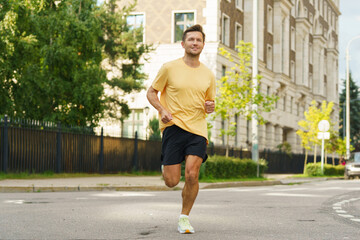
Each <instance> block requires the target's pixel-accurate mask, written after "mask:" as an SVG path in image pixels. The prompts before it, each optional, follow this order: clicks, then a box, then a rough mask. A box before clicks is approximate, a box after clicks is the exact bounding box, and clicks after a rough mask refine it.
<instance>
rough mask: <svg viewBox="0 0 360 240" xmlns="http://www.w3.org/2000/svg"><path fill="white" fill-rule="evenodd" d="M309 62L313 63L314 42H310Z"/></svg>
mask: <svg viewBox="0 0 360 240" xmlns="http://www.w3.org/2000/svg"><path fill="white" fill-rule="evenodd" d="M309 63H310V64H312V63H313V45H312V43H310V44H309Z"/></svg>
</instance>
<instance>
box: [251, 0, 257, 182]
mask: <svg viewBox="0 0 360 240" xmlns="http://www.w3.org/2000/svg"><path fill="white" fill-rule="evenodd" d="M258 3H259V0H253V34H252V38H253V42H252V44H253V54H252V80H253V96H255V95H256V93H257V86H258V79H257V74H258ZM252 109H253V110H254V111H255V112H256V111H257V105H256V104H252ZM251 129H252V141H251V142H252V149H251V158H252V160H253V161H255V162H256V163H257V171H256V172H257V173H256V176H257V177H259V148H258V121H257V117H256V114H253V116H252V123H251Z"/></svg>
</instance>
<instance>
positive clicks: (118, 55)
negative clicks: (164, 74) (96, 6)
mask: <svg viewBox="0 0 360 240" xmlns="http://www.w3.org/2000/svg"><path fill="white" fill-rule="evenodd" d="M136 3H137V1H136V0H135V1H134V2H133V3H131V4H130V5H125V6H124V7H122V8H120V7H119V5H118V4H119V1H118V0H109V1H106V2H105V3H104V4H103V5H102V7H101V10H100V11H99V16H100V19H101V28H102V29H103V33H104V35H103V38H102V39H101V42H102V44H103V45H104V60H105V61H104V62H105V65H108V66H110V68H108V69H107V72H112V77H110V79H108V80H107V81H106V84H107V86H108V87H109V88H110V89H111V93H110V94H107V96H106V103H107V110H108V111H107V114H108V116H109V117H112V118H116V119H119V120H120V121H123V120H124V119H126V118H127V116H128V115H129V113H130V110H129V107H128V105H127V102H126V101H125V100H124V98H123V96H124V95H125V94H128V93H130V92H132V91H139V90H142V89H143V88H144V87H143V80H144V79H145V78H146V75H145V74H144V73H143V71H142V65H141V63H140V60H141V59H143V60H145V61H146V60H147V59H146V57H145V55H146V54H147V53H149V52H150V51H151V50H152V46H151V45H148V44H145V43H143V28H142V27H138V28H137V27H133V26H132V25H131V24H128V19H130V18H131V17H132V16H131V15H130V12H132V11H134V9H135V6H136ZM116 73H118V74H116Z"/></svg>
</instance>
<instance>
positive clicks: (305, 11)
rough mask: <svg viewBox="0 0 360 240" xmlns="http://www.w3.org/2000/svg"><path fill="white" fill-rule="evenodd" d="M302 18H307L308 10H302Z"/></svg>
mask: <svg viewBox="0 0 360 240" xmlns="http://www.w3.org/2000/svg"><path fill="white" fill-rule="evenodd" d="M304 17H305V18H307V17H308V10H307V8H304Z"/></svg>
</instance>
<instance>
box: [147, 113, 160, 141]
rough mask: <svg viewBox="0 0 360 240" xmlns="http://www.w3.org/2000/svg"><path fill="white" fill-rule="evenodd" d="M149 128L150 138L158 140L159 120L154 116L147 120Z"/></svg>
mask: <svg viewBox="0 0 360 240" xmlns="http://www.w3.org/2000/svg"><path fill="white" fill-rule="evenodd" d="M149 128H150V137H149V139H150V140H160V139H161V133H160V128H159V120H158V119H157V118H156V117H154V118H153V119H151V120H150V122H149Z"/></svg>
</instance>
